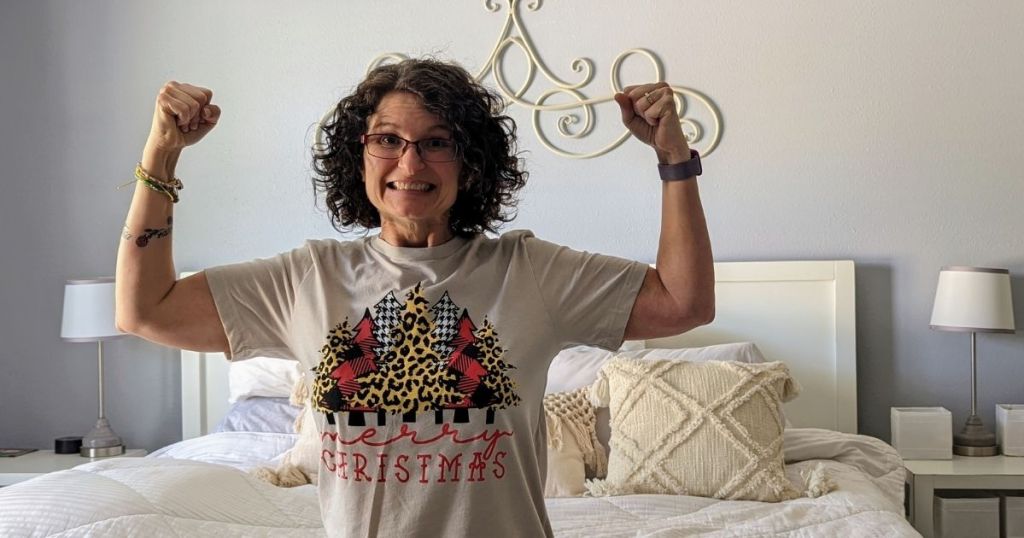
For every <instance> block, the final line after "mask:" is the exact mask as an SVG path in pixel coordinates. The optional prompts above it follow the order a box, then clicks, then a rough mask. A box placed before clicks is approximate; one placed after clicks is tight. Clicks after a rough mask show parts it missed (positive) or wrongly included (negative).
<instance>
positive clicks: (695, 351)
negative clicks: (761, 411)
mask: <svg viewBox="0 0 1024 538" xmlns="http://www.w3.org/2000/svg"><path fill="white" fill-rule="evenodd" d="M615 355H616V356H617V357H621V358H623V359H643V360H662V359H666V360H673V361H687V362H708V361H736V362H746V363H750V364H758V363H762V362H767V360H766V359H765V358H764V355H762V354H761V350H759V349H757V346H756V345H754V343H753V342H736V343H732V344H718V345H714V346H706V347H686V348H679V349H662V348H651V349H640V350H637V351H619V352H618V353H616V354H615ZM594 379H597V378H596V377H595V378H594Z"/></svg>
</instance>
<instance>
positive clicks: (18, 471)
mask: <svg viewBox="0 0 1024 538" xmlns="http://www.w3.org/2000/svg"><path fill="white" fill-rule="evenodd" d="M145 455H146V451H145V450H144V449H141V448H135V449H130V450H126V451H125V453H124V454H122V455H121V456H112V457H115V458H124V457H136V458H141V457H142V456H145ZM103 459H109V458H83V457H82V456H79V455H78V454H55V453H54V452H53V451H52V450H37V451H35V452H30V453H28V454H25V455H22V456H18V457H16V458H0V487H4V486H10V485H11V484H16V483H18V482H22V481H24V480H28V479H29V478H33V477H36V476H40V475H44V474H46V473H52V472H54V471H61V470H64V469H70V468H72V467H75V466H78V465H82V464H84V463H90V462H93V461H100V460H103Z"/></svg>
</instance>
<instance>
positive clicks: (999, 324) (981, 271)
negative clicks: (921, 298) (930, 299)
mask: <svg viewBox="0 0 1024 538" xmlns="http://www.w3.org/2000/svg"><path fill="white" fill-rule="evenodd" d="M931 328H932V329H938V330H940V331H970V332H989V333H1012V332H1014V329H1015V327H1014V323H1013V296H1012V294H1011V293H1010V272H1009V271H1008V270H1006V269H990V268H987V267H943V268H942V270H941V271H939V284H938V287H937V288H936V290H935V305H934V307H933V308H932V321H931Z"/></svg>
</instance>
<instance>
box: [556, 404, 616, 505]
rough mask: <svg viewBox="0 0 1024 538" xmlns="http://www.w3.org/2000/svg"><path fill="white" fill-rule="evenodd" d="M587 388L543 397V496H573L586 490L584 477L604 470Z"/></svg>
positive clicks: (604, 462) (601, 451) (604, 461)
mask: <svg viewBox="0 0 1024 538" xmlns="http://www.w3.org/2000/svg"><path fill="white" fill-rule="evenodd" d="M589 392H590V391H589V388H587V387H583V388H579V389H576V390H573V391H569V392H556V393H553V394H548V395H546V396H544V419H545V422H546V423H547V433H548V472H547V479H546V481H545V483H544V496H545V497H576V496H580V495H583V494H584V493H585V492H586V488H585V486H584V480H585V479H586V476H587V472H588V471H589V472H590V474H591V475H603V474H604V473H605V465H606V463H607V462H606V458H605V454H604V447H602V446H601V443H599V442H598V441H597V430H596V428H595V417H594V407H593V405H591V403H590V400H589V399H588V395H589Z"/></svg>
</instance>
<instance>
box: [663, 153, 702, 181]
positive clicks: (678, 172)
mask: <svg viewBox="0 0 1024 538" xmlns="http://www.w3.org/2000/svg"><path fill="white" fill-rule="evenodd" d="M701 172H703V170H702V169H701V166H700V154H699V153H697V150H695V149H691V150H690V160H688V161H685V162H681V163H676V164H659V165H658V173H659V174H661V179H662V181H681V180H684V179H690V178H692V177H697V176H699V175H700V174H701Z"/></svg>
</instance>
